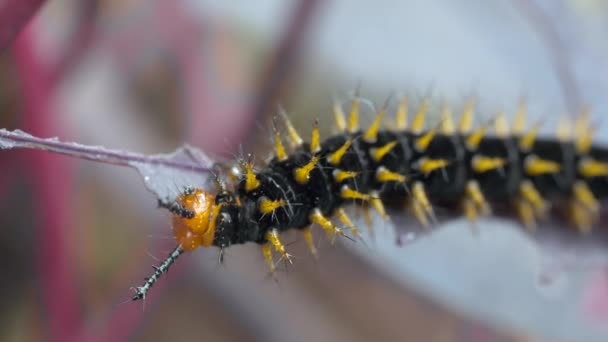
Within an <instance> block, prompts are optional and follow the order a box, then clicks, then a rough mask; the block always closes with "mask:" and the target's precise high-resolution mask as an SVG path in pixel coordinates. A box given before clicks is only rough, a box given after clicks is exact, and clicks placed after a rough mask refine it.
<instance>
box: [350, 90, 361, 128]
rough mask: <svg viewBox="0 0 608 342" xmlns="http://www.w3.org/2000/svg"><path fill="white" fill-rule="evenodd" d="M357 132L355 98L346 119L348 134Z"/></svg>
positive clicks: (356, 102)
mask: <svg viewBox="0 0 608 342" xmlns="http://www.w3.org/2000/svg"><path fill="white" fill-rule="evenodd" d="M358 130H359V98H357V97H355V98H354V99H353V101H352V103H351V106H350V116H349V118H348V132H350V133H355V132H357V131H358Z"/></svg>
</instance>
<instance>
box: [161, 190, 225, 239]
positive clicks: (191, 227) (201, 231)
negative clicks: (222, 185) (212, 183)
mask: <svg viewBox="0 0 608 342" xmlns="http://www.w3.org/2000/svg"><path fill="white" fill-rule="evenodd" d="M175 201H176V203H177V204H178V205H180V206H181V207H183V208H184V209H186V210H189V211H190V212H192V213H194V217H191V218H189V217H184V216H182V215H179V214H173V220H172V221H173V234H174V235H175V239H176V240H177V242H178V243H179V245H180V246H182V248H183V249H184V250H186V251H191V250H193V249H196V248H197V247H209V246H211V245H212V244H213V239H214V237H215V230H216V222H217V217H218V213H219V211H220V208H221V205H220V204H217V203H216V201H215V195H212V194H211V193H208V192H205V191H203V190H201V189H194V190H191V191H187V192H185V193H183V194H181V195H180V196H179V197H177V199H176V200H175Z"/></svg>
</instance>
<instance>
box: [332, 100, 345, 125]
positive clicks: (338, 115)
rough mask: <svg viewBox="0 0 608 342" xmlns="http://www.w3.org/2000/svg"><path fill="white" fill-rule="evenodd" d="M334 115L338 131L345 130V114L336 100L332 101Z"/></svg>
mask: <svg viewBox="0 0 608 342" xmlns="http://www.w3.org/2000/svg"><path fill="white" fill-rule="evenodd" d="M333 109H334V117H335V120H336V128H338V131H340V132H344V131H346V116H345V115H344V111H343V110H342V105H341V104H340V103H339V102H338V101H334V108H333Z"/></svg>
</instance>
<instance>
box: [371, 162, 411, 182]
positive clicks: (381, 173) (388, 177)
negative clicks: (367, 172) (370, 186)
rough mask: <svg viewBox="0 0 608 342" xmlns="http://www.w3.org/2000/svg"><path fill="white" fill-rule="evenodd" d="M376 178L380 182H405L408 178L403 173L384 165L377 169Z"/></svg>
mask: <svg viewBox="0 0 608 342" xmlns="http://www.w3.org/2000/svg"><path fill="white" fill-rule="evenodd" d="M376 180H377V181H378V182H380V183H386V182H399V183H403V182H405V181H406V180H407V178H406V177H405V176H404V175H401V174H399V173H397V172H393V171H389V170H388V169H387V168H385V167H384V166H380V167H378V169H377V170H376Z"/></svg>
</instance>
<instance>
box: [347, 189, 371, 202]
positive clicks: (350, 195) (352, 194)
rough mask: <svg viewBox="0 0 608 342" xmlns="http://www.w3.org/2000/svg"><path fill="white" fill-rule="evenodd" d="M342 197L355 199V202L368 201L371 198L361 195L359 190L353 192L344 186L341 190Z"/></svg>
mask: <svg viewBox="0 0 608 342" xmlns="http://www.w3.org/2000/svg"><path fill="white" fill-rule="evenodd" d="M340 196H341V197H342V198H344V199H355V200H363V201H368V200H369V199H370V196H369V195H368V194H364V193H361V192H359V191H357V190H353V189H351V188H349V187H348V186H347V185H344V186H343V187H342V189H341V190H340Z"/></svg>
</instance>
